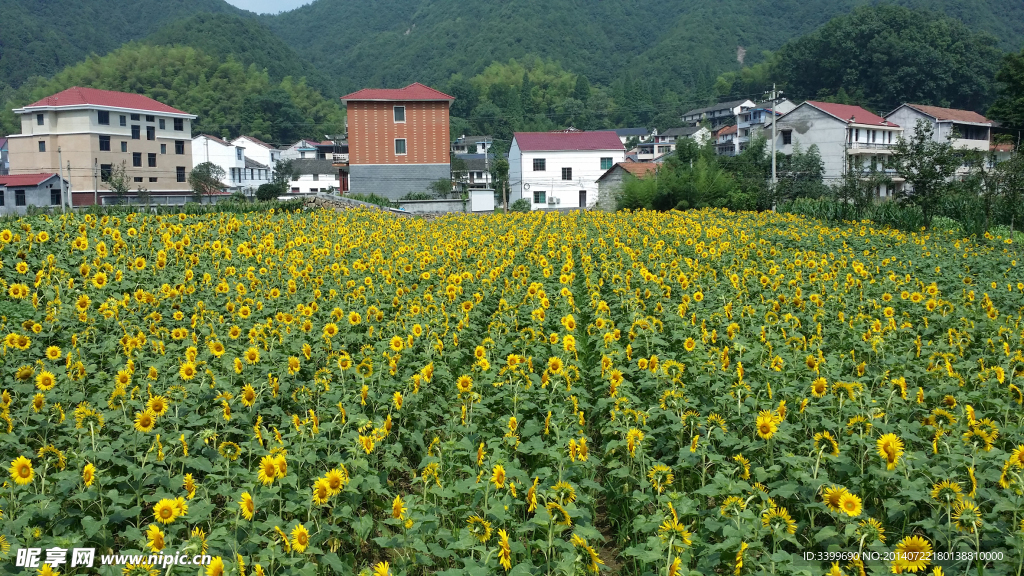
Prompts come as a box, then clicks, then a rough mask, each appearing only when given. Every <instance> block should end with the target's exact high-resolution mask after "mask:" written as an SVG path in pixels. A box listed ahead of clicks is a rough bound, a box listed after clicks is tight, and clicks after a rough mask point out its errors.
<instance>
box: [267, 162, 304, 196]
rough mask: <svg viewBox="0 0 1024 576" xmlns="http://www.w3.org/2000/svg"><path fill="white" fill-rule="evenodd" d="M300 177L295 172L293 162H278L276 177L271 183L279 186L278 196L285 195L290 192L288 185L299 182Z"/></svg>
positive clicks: (275, 166)
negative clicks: (295, 181)
mask: <svg viewBox="0 0 1024 576" xmlns="http://www.w3.org/2000/svg"><path fill="white" fill-rule="evenodd" d="M298 178H299V176H298V174H297V173H296V172H295V165H294V164H292V161H291V160H278V161H277V163H275V164H274V176H273V177H272V178H271V179H270V183H271V184H273V185H274V186H277V187H278V189H279V190H280V192H278V194H284V193H285V192H287V191H288V184H289V183H290V182H291V181H292V180H298Z"/></svg>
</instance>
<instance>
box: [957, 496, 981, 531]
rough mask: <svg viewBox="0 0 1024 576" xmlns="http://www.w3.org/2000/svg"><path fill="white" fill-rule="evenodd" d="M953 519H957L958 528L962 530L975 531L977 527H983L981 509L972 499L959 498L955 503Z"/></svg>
mask: <svg viewBox="0 0 1024 576" xmlns="http://www.w3.org/2000/svg"><path fill="white" fill-rule="evenodd" d="M952 518H953V520H956V529H957V530H959V531H961V532H969V533H972V534H973V533H974V531H975V529H978V528H981V511H980V510H978V505H977V504H975V503H974V502H971V501H970V500H967V499H964V500H959V501H957V502H956V504H954V505H953V516H952Z"/></svg>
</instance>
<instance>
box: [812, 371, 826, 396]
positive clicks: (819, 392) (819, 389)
mask: <svg viewBox="0 0 1024 576" xmlns="http://www.w3.org/2000/svg"><path fill="white" fill-rule="evenodd" d="M826 393H828V380H825V378H824V377H821V376H819V377H818V378H815V379H814V382H812V383H811V395H812V396H814V397H815V398H821V397H823V396H824V395H825V394H826Z"/></svg>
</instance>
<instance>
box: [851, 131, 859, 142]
mask: <svg viewBox="0 0 1024 576" xmlns="http://www.w3.org/2000/svg"><path fill="white" fill-rule="evenodd" d="M853 141H854V142H860V128H854V129H853Z"/></svg>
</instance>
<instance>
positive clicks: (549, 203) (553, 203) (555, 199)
mask: <svg viewBox="0 0 1024 576" xmlns="http://www.w3.org/2000/svg"><path fill="white" fill-rule="evenodd" d="M557 203H558V199H557V198H553V197H552V198H548V205H551V206H554V205H555V204H557Z"/></svg>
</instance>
